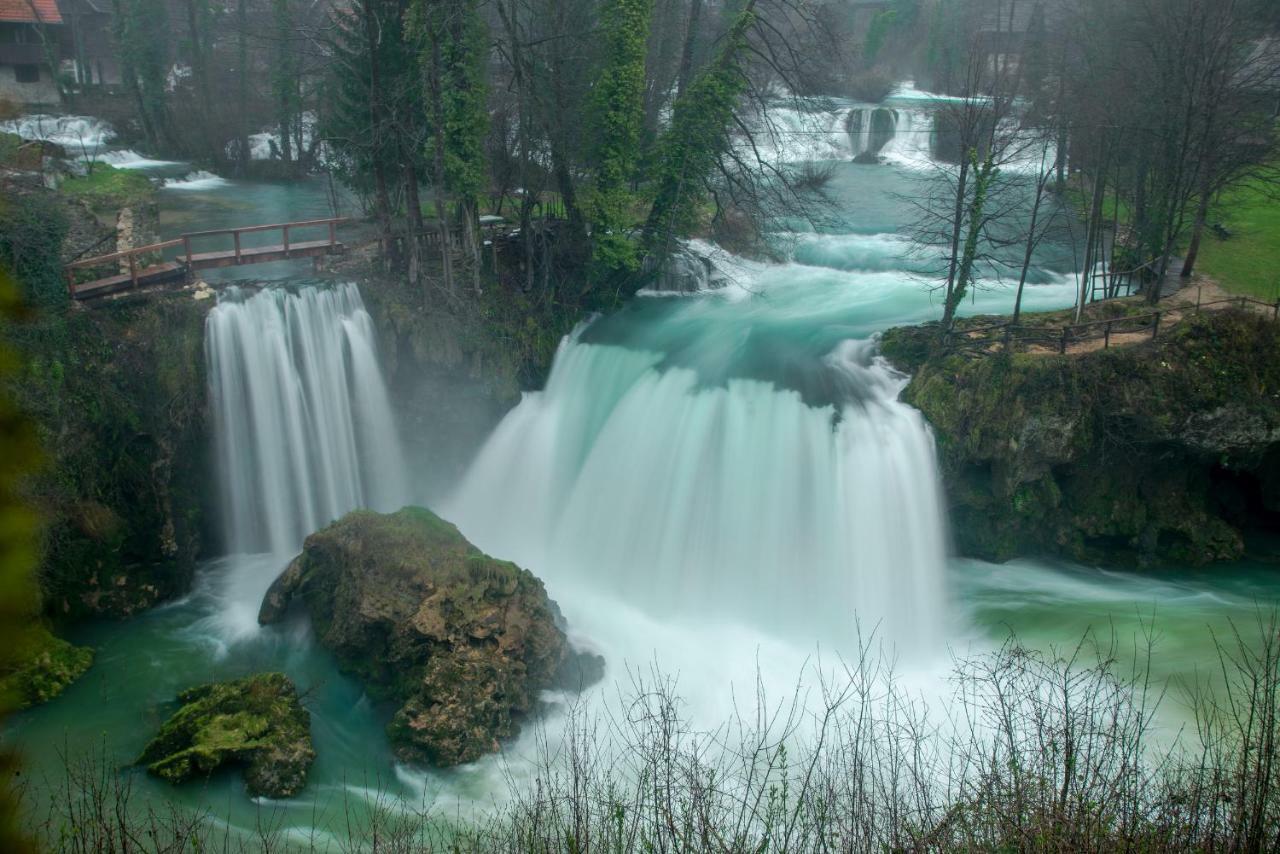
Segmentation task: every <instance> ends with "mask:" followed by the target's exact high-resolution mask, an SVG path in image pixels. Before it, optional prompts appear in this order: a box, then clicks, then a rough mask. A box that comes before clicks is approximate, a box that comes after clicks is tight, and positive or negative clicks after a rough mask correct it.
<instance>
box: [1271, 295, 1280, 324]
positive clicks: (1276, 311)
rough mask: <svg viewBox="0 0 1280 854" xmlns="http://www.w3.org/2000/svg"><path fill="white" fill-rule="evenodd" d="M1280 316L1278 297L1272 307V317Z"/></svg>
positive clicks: (1279, 299)
mask: <svg viewBox="0 0 1280 854" xmlns="http://www.w3.org/2000/svg"><path fill="white" fill-rule="evenodd" d="M1277 318H1280V298H1277V299H1276V304H1275V305H1274V306H1273V307H1272V308H1271V319H1272V320H1275V319H1277Z"/></svg>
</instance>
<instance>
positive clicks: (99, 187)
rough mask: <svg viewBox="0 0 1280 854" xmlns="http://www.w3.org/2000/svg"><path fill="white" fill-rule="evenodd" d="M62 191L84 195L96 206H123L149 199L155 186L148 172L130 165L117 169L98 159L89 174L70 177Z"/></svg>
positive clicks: (63, 183)
mask: <svg viewBox="0 0 1280 854" xmlns="http://www.w3.org/2000/svg"><path fill="white" fill-rule="evenodd" d="M59 189H60V190H61V191H62V192H64V193H66V194H68V195H71V196H76V197H78V198H81V199H84V200H85V201H86V202H88V203H89V206H90V207H92V208H94V209H96V210H107V209H114V208H121V207H124V206H126V205H130V204H134V203H137V202H140V201H146V200H147V199H148V198H149V197H150V196H151V194H152V193H153V192H154V190H155V188H154V187H153V186H152V184H151V182H150V181H149V180H147V178H146V176H145V175H141V174H139V173H137V172H133V171H130V170H128V169H117V168H116V167H114V166H112V165H110V164H108V163H95V164H93V165H92V167H91V168H90V170H89V173H88V174H87V175H84V176H81V177H76V178H68V179H67V180H65V181H63V182H62V186H61V187H60V188H59Z"/></svg>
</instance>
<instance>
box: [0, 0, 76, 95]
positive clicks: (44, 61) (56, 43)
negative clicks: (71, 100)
mask: <svg viewBox="0 0 1280 854" xmlns="http://www.w3.org/2000/svg"><path fill="white" fill-rule="evenodd" d="M63 26H64V25H63V20H62V12H61V11H60V10H59V9H58V5H57V3H56V2H55V0H0V99H2V100H6V101H10V102H13V103H15V104H18V105H21V106H26V107H32V106H45V105H55V104H57V103H58V102H59V100H60V96H59V93H58V85H57V80H56V77H55V75H56V74H57V70H58V66H59V64H60V63H61V59H62V43H61V40H62V38H63V34H62V30H63Z"/></svg>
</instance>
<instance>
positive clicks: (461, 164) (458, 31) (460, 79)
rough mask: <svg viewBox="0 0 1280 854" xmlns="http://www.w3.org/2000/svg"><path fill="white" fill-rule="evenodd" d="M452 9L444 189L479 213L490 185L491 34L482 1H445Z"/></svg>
mask: <svg viewBox="0 0 1280 854" xmlns="http://www.w3.org/2000/svg"><path fill="white" fill-rule="evenodd" d="M446 5H447V7H448V8H449V11H450V16H449V21H448V23H449V25H450V26H449V27H448V29H447V31H444V32H438V33H437V37H439V38H441V43H440V59H441V66H442V67H441V69H440V73H441V86H440V94H441V98H442V99H443V101H444V103H443V105H442V106H443V110H442V113H443V116H444V128H443V129H441V130H440V131H438V132H441V133H443V134H444V178H445V188H446V190H447V191H448V192H449V193H450V194H451V195H452V196H453V198H454V199H455V200H457V201H458V202H460V203H461V204H463V205H464V206H465V207H466V208H467V209H468V210H469V211H472V212H474V211H475V209H476V206H477V204H478V203H479V199H480V195H481V194H482V193H483V192H484V190H485V187H486V184H487V179H488V176H487V173H486V171H485V158H484V138H485V134H486V133H487V132H488V129H489V113H488V108H487V106H488V102H487V96H488V87H487V86H486V85H485V73H484V59H485V54H486V48H487V46H488V34H487V33H486V30H485V25H484V21H483V19H481V17H480V14H479V11H478V9H477V0H461V2H454V3H449V4H446Z"/></svg>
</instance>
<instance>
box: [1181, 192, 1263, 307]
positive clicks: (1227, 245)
mask: <svg viewBox="0 0 1280 854" xmlns="http://www.w3.org/2000/svg"><path fill="white" fill-rule="evenodd" d="M1214 216H1216V219H1217V220H1220V221H1221V222H1222V223H1223V224H1224V225H1225V226H1226V227H1227V229H1228V230H1230V231H1231V234H1232V237H1231V238H1230V239H1228V240H1220V239H1218V237H1217V236H1216V235H1214V233H1213V232H1212V231H1211V230H1208V229H1206V231H1205V236H1204V242H1203V243H1202V245H1201V248H1200V262H1199V268H1200V272H1201V273H1204V274H1205V275H1206V276H1209V277H1211V278H1213V279H1216V280H1217V281H1218V283H1219V284H1221V285H1222V287H1223V288H1225V289H1226V290H1228V291H1231V292H1232V293H1237V294H1248V295H1249V296H1253V297H1257V298H1258V299H1262V300H1267V301H1271V300H1274V299H1275V298H1276V296H1277V290H1278V289H1280V199H1274V198H1268V197H1267V196H1266V195H1265V194H1264V193H1263V192H1262V191H1261V189H1260V188H1259V187H1258V186H1256V185H1248V184H1246V185H1244V186H1242V187H1240V188H1239V189H1236V190H1233V191H1232V192H1231V193H1229V194H1227V195H1226V196H1224V197H1223V199H1222V200H1221V201H1220V202H1219V203H1218V205H1217V206H1216V211H1215V212H1214ZM1214 221H1215V219H1214V218H1212V217H1211V219H1210V222H1214Z"/></svg>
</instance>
